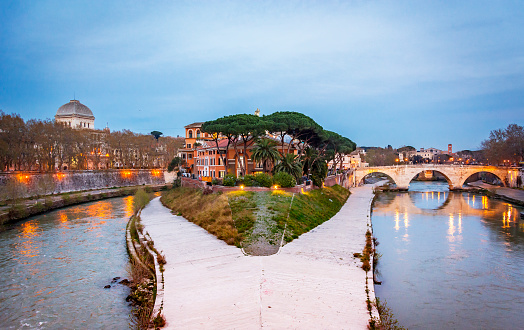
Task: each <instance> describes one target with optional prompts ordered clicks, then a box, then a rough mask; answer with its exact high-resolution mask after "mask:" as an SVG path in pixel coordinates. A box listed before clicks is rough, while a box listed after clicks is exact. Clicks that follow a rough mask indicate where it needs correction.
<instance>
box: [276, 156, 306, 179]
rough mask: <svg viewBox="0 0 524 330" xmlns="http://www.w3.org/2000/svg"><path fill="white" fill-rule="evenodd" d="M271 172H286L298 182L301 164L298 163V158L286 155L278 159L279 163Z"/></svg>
mask: <svg viewBox="0 0 524 330" xmlns="http://www.w3.org/2000/svg"><path fill="white" fill-rule="evenodd" d="M273 172H274V173H277V172H286V173H288V174H291V175H292V176H294V177H295V179H297V181H298V180H299V179H300V176H301V175H302V164H301V163H300V162H299V161H298V156H295V155H293V154H286V155H285V156H284V157H281V158H280V162H279V163H278V164H276V165H275V168H274V169H273Z"/></svg>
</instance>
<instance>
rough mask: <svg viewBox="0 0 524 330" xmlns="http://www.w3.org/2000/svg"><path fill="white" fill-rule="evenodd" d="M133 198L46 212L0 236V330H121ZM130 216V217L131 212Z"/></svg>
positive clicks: (125, 320)
mask: <svg viewBox="0 0 524 330" xmlns="http://www.w3.org/2000/svg"><path fill="white" fill-rule="evenodd" d="M132 202H133V197H132V196H130V197H125V198H116V199H110V200H104V201H98V202H93V203H88V204H82V205H78V206H72V207H68V208H64V209H60V210H57V211H53V212H49V213H47V214H43V215H40V216H36V217H33V218H30V219H28V220H27V221H25V222H23V223H20V224H17V225H14V226H12V227H11V228H9V229H8V230H6V231H4V232H2V233H0V306H2V309H1V310H0V328H2V329H4V328H7V329H18V328H25V327H28V328H29V327H36V328H47V329H55V328H70V329H72V328H111V329H128V328H129V313H130V307H129V306H128V303H126V302H125V297H126V296H127V295H128V294H129V289H128V288H127V287H125V286H122V285H113V286H112V287H111V288H110V289H104V288H103V287H104V286H105V285H107V284H110V282H111V280H112V278H113V277H117V276H119V277H122V278H124V277H128V273H127V265H128V258H127V253H126V248H125V226H126V223H127V219H128V214H129V212H130V211H129V210H130V207H129V205H131V210H132ZM131 212H132V211H131Z"/></svg>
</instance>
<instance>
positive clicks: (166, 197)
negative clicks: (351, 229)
mask: <svg viewBox="0 0 524 330" xmlns="http://www.w3.org/2000/svg"><path fill="white" fill-rule="evenodd" d="M268 194H269V199H264V200H265V202H266V207H267V209H268V210H270V211H271V213H272V214H273V215H272V220H274V221H275V222H276V224H277V228H278V230H283V229H284V228H285V227H286V224H287V228H286V232H285V237H284V239H285V240H286V242H290V241H292V240H293V239H295V238H297V237H298V236H300V235H302V234H303V233H305V232H308V231H310V230H311V229H313V228H315V227H316V226H318V225H320V224H322V223H323V222H325V221H327V220H329V219H330V218H331V217H333V216H334V215H335V214H336V213H337V212H338V211H339V210H340V208H341V207H342V205H344V203H345V202H346V200H347V198H348V196H349V191H348V190H347V189H344V188H342V187H341V186H333V187H327V188H322V189H318V190H313V191H311V192H307V193H305V194H296V195H295V197H294V199H293V203H292V206H291V209H290V207H289V205H290V203H291V200H292V198H293V194H291V193H288V192H285V191H283V190H275V191H272V192H271V193H268ZM160 200H161V202H162V203H163V204H164V205H165V206H166V207H168V208H170V209H171V210H172V211H173V213H174V214H177V215H181V216H183V217H184V218H186V219H187V220H189V221H191V222H193V223H195V224H197V225H199V226H200V227H202V228H204V229H205V230H207V231H208V232H209V233H211V234H213V235H215V236H216V237H218V238H219V239H221V240H223V241H225V242H226V243H228V244H230V245H236V246H240V243H241V242H242V241H243V240H244V239H246V238H247V237H248V236H249V235H250V233H251V231H252V229H253V225H254V224H255V221H256V211H257V210H258V208H259V206H257V204H256V201H255V192H252V191H233V192H229V193H224V194H222V193H217V194H207V195H204V194H203V193H202V191H200V190H198V189H192V188H186V187H178V188H174V189H171V190H168V191H165V192H163V193H162V198H161V199H160ZM288 213H289V219H288Z"/></svg>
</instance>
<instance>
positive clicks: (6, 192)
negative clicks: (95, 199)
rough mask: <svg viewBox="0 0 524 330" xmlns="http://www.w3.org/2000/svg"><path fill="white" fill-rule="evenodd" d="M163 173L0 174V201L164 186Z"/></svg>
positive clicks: (108, 171) (119, 171) (110, 171)
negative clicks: (124, 188)
mask: <svg viewBox="0 0 524 330" xmlns="http://www.w3.org/2000/svg"><path fill="white" fill-rule="evenodd" d="M164 183H165V178H164V171H163V170H104V171H64V172H60V173H24V172H20V173H3V174H0V200H6V199H11V198H27V197H33V196H39V195H49V194H59V193H64V192H73V191H82V190H91V189H104V188H113V187H127V186H139V185H157V184H164Z"/></svg>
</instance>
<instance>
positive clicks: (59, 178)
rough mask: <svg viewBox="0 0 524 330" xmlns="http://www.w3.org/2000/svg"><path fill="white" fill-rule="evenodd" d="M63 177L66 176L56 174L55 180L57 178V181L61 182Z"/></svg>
mask: <svg viewBox="0 0 524 330" xmlns="http://www.w3.org/2000/svg"><path fill="white" fill-rule="evenodd" d="M65 176H66V175H65V174H64V173H57V174H56V178H57V179H58V180H59V181H61V180H62V179H63V178H65Z"/></svg>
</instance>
